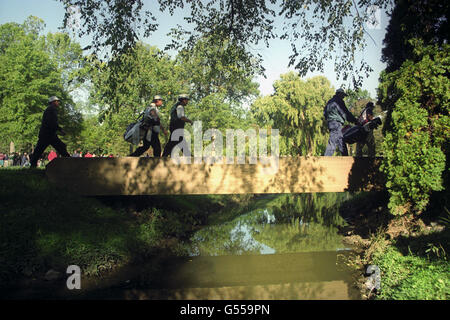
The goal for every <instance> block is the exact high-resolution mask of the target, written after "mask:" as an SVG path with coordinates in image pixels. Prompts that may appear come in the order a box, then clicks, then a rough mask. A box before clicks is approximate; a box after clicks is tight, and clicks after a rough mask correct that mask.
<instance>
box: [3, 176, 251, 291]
mask: <svg viewBox="0 0 450 320" xmlns="http://www.w3.org/2000/svg"><path fill="white" fill-rule="evenodd" d="M0 181H1V184H0V212H1V214H0V261H2V263H1V264H0V283H1V284H2V285H8V284H10V283H12V282H14V281H15V280H16V279H19V278H21V277H42V276H43V274H45V272H46V271H48V270H49V269H55V270H59V271H61V272H65V270H66V268H67V266H69V265H71V264H75V265H78V266H80V267H81V269H82V270H83V273H84V274H85V275H98V274H100V273H102V272H103V271H107V270H112V269H114V268H118V267H120V266H122V265H125V264H129V263H136V262H139V261H142V260H145V259H146V258H147V257H149V256H152V255H161V254H162V255H164V254H171V255H172V254H175V255H176V254H185V252H184V250H185V248H184V247H183V245H182V242H181V241H180V239H181V240H182V239H187V238H189V236H190V235H191V234H192V232H194V231H195V230H197V229H198V228H199V227H200V226H201V225H202V224H204V223H207V221H208V217H209V216H210V215H211V214H212V213H214V212H217V211H220V210H222V209H223V208H225V207H233V204H236V203H238V202H240V203H242V202H245V199H248V197H228V198H225V197H221V196H191V197H188V196H182V197H162V196H161V197H127V198H120V197H118V198H111V197H109V198H86V197H80V196H78V195H76V194H73V193H70V192H68V191H66V190H65V189H64V186H55V185H51V184H49V183H48V181H47V179H46V177H45V171H44V170H41V169H37V170H29V169H19V168H10V169H1V170H0ZM198 208H201V210H198Z"/></svg>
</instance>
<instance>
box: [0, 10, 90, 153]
mask: <svg viewBox="0 0 450 320" xmlns="http://www.w3.org/2000/svg"><path fill="white" fill-rule="evenodd" d="M43 26H44V22H43V21H42V20H40V19H38V18H36V17H29V18H28V19H27V20H26V21H25V22H24V23H23V24H22V25H19V24H16V23H6V24H3V25H1V26H0V88H1V94H0V123H1V124H2V130H1V132H0V141H2V142H1V143H2V145H0V148H1V149H3V150H6V147H7V146H6V145H3V144H8V145H9V142H10V141H13V142H14V143H15V145H16V147H17V149H18V150H26V151H29V150H30V149H31V145H32V144H34V143H35V142H36V141H37V134H38V131H39V127H40V124H41V118H42V112H43V111H44V110H45V108H46V107H47V99H48V97H49V96H53V95H56V96H58V97H60V99H61V100H62V102H63V104H62V108H61V111H60V124H61V126H62V127H63V128H64V129H65V131H66V132H67V134H68V137H71V136H74V135H76V134H77V132H79V130H80V125H81V116H80V114H79V112H78V111H77V110H76V109H75V108H74V107H72V105H73V102H72V99H71V97H70V95H69V91H68V90H67V88H68V87H67V86H65V84H67V83H68V80H69V79H68V78H67V79H64V77H63V69H65V67H63V66H59V64H60V63H62V61H61V59H65V57H64V56H62V55H54V54H52V53H51V52H50V53H49V51H48V50H47V49H48V47H47V44H50V43H53V44H54V45H53V48H54V49H55V50H56V48H59V52H60V53H61V54H62V53H63V52H66V53H67V52H69V49H67V48H66V47H64V48H63V47H58V46H57V45H56V44H55V40H54V39H56V38H59V37H64V36H62V35H51V34H49V35H48V38H46V37H43V36H40V35H39V32H40V30H42V29H43ZM66 43H68V44H70V41H68V42H66ZM78 53H80V52H78ZM79 58H80V56H77V58H73V61H75V60H76V59H79Z"/></svg>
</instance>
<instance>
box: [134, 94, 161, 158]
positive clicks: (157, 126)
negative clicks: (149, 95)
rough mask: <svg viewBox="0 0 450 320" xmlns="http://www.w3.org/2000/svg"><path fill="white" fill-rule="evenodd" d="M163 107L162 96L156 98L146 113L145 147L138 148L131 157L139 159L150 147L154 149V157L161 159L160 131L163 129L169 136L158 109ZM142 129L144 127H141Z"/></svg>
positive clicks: (144, 124)
mask: <svg viewBox="0 0 450 320" xmlns="http://www.w3.org/2000/svg"><path fill="white" fill-rule="evenodd" d="M162 105H163V99H162V98H161V96H158V95H156V96H154V98H153V101H152V103H151V104H150V106H148V107H147V108H146V109H145V111H144V119H143V127H144V128H145V129H146V131H145V134H144V139H143V140H144V141H143V142H144V145H143V146H141V147H139V148H137V149H136V150H135V151H134V152H133V153H131V154H130V157H139V156H141V155H142V154H143V153H144V152H145V151H147V150H148V149H149V148H150V147H152V148H153V156H154V157H161V142H160V141H159V131H160V130H161V129H162V130H163V132H164V135H166V136H167V130H166V129H165V128H164V126H163V125H162V124H161V119H160V117H159V110H158V107H161V106H162ZM141 128H142V127H141Z"/></svg>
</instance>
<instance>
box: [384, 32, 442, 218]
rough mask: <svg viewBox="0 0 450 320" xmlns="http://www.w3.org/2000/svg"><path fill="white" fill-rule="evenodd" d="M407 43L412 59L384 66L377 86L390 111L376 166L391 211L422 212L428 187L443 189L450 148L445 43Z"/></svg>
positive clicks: (425, 204)
mask: <svg viewBox="0 0 450 320" xmlns="http://www.w3.org/2000/svg"><path fill="white" fill-rule="evenodd" d="M409 44H410V45H411V46H412V47H413V48H414V50H413V53H412V55H413V56H412V59H411V60H406V61H405V62H404V63H403V64H402V65H401V67H400V68H399V69H398V70H397V71H394V72H391V73H387V72H384V73H383V74H382V76H381V83H380V86H379V89H378V90H379V92H378V95H379V97H380V100H381V102H382V104H383V105H384V106H386V107H387V110H388V112H389V115H390V116H389V122H388V123H387V125H386V126H387V129H386V133H385V135H386V136H385V141H384V143H383V149H384V155H385V158H384V162H383V165H382V168H381V169H382V170H383V171H384V173H385V174H386V176H387V185H386V186H387V188H388V190H389V193H390V201H389V208H390V209H391V212H392V213H393V214H404V213H407V212H409V213H416V214H418V213H421V212H422V211H423V210H424V209H425V208H426V206H427V204H428V202H429V197H430V194H431V192H432V191H439V190H442V189H443V187H444V186H443V174H444V170H446V171H448V164H447V165H446V158H447V161H448V157H449V150H450V148H449V141H450V130H449V128H450V117H449V111H450V109H449V92H450V80H449V77H448V75H449V71H450V64H449V61H450V60H449V59H450V57H449V52H450V46H449V45H448V44H444V45H443V46H442V49H441V48H440V47H438V46H437V45H430V46H426V45H424V43H423V42H422V41H419V40H414V41H410V42H409ZM446 168H447V169H446Z"/></svg>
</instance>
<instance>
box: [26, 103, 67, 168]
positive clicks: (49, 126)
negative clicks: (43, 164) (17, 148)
mask: <svg viewBox="0 0 450 320" xmlns="http://www.w3.org/2000/svg"><path fill="white" fill-rule="evenodd" d="M60 102H61V100H59V98H58V97H55V96H53V97H50V98H49V99H48V105H49V106H48V107H47V109H45V111H44V115H43V116H42V124H41V129H40V130H39V140H38V142H37V144H36V146H35V147H34V151H33V154H32V155H31V157H30V164H31V166H30V167H31V168H35V167H36V166H37V161H38V160H39V158H40V156H41V155H42V153H43V152H44V150H45V148H47V147H48V146H49V145H51V146H53V147H54V148H55V149H56V151H58V153H59V154H60V155H61V156H63V157H70V154H69V153H68V152H67V147H66V144H65V143H64V142H62V141H61V139H59V138H58V136H57V133H59V134H61V135H65V134H66V133H65V132H64V130H63V129H62V128H61V127H60V126H59V125H58V112H57V109H58V107H59V105H60Z"/></svg>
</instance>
